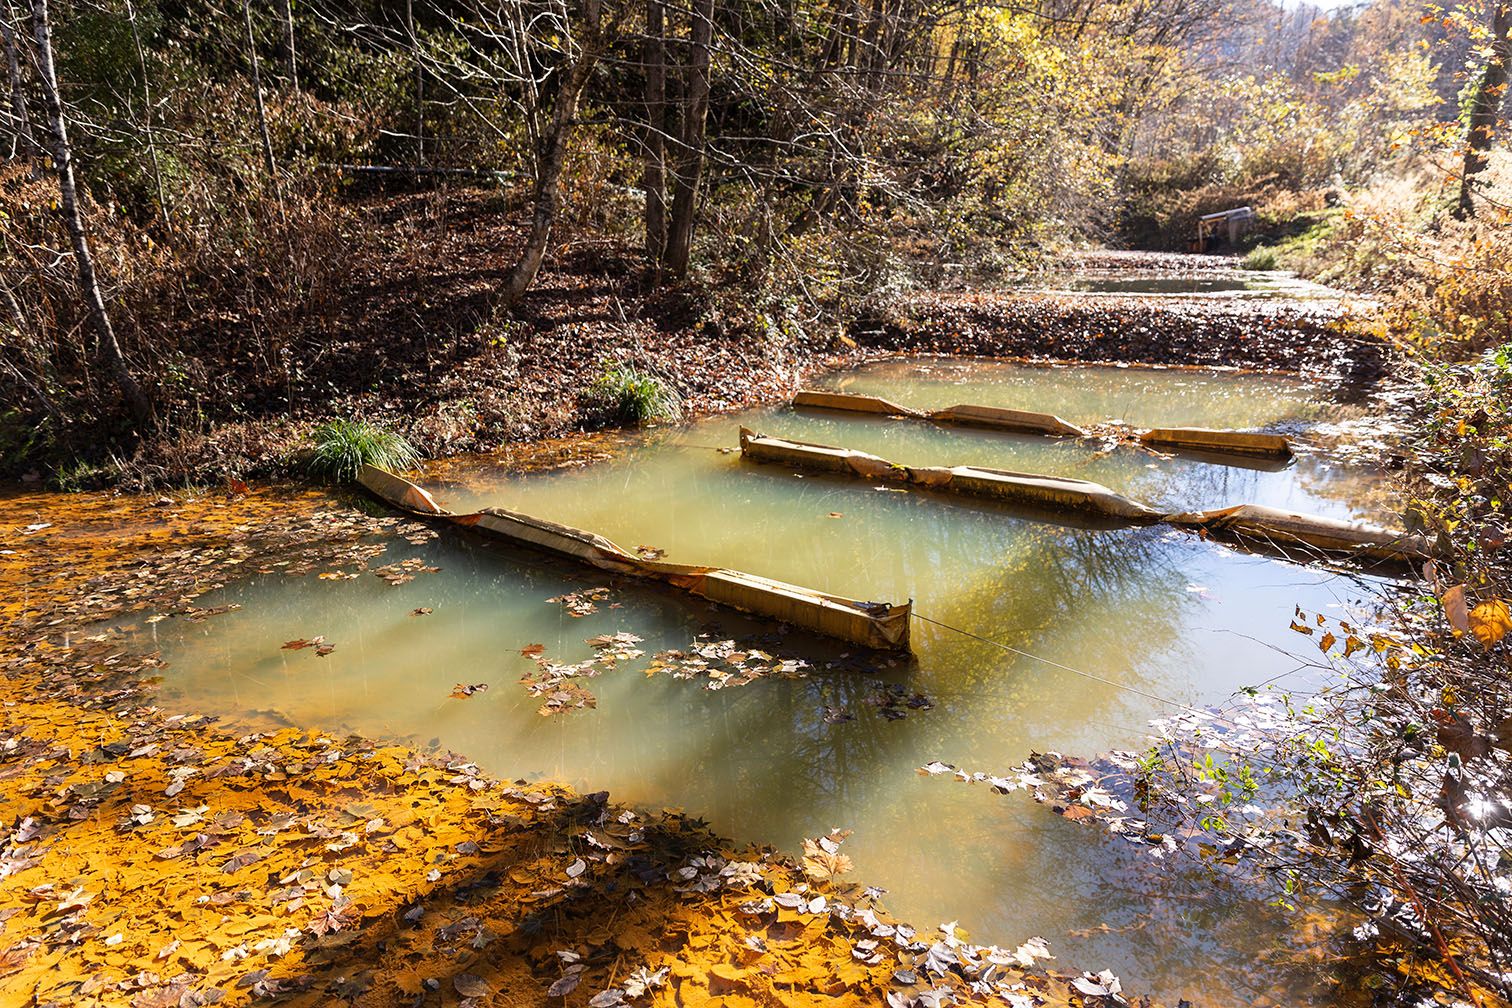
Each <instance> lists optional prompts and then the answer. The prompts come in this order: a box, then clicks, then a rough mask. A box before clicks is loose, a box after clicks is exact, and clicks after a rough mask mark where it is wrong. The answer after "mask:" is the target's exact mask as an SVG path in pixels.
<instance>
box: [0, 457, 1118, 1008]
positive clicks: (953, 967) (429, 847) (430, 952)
mask: <svg viewBox="0 0 1512 1008" xmlns="http://www.w3.org/2000/svg"><path fill="white" fill-rule="evenodd" d="M0 503H3V508H4V514H5V515H6V520H5V523H4V524H3V526H0V545H3V546H4V548H3V549H0V614H3V617H4V620H3V623H0V670H3V672H4V676H3V678H0V807H3V808H4V809H5V810H6V812H5V815H6V818H5V820H4V823H3V825H0V828H3V829H4V831H5V832H4V836H3V838H0V1005H4V1006H11V1005H17V1006H19V1005H29V1006H40V1005H60V1006H61V1005H69V1006H89V1005H98V1006H117V1005H130V1006H132V1008H173V1006H193V1005H206V1004H223V1005H233V1004H246V1003H254V1002H256V1003H280V1004H294V1005H328V1004H335V1003H346V1004H352V1005H358V1006H376V1005H415V1006H420V1005H461V1006H483V1005H498V1006H503V1005H508V1006H511V1008H514V1006H524V1005H538V1004H539V1005H546V1004H553V1005H555V1004H569V1005H583V1004H589V1005H592V1006H594V1008H607V1006H614V1005H621V1004H676V1005H680V1006H696V1005H704V1004H718V1005H722V1006H727V1008H746V1006H758V1005H760V1006H776V1005H784V1006H805V1005H812V1006H818V1005H835V1004H845V1003H852V1004H871V1005H879V1004H884V1003H885V1004H888V1005H890V1006H896V1008H912V1006H923V1005H937V1004H941V1003H959V1004H970V1003H993V1004H999V1005H1001V1004H1005V1003H1006V1004H1008V1005H1010V1006H1013V1008H1034V1006H1039V1005H1077V1004H1095V1003H1097V1002H1099V1001H1101V1000H1102V998H1101V997H1100V996H1098V992H1101V991H1106V990H1107V989H1109V988H1110V986H1111V987H1113V988H1116V982H1115V981H1113V979H1112V978H1111V976H1110V975H1106V974H1105V975H1102V976H1093V975H1091V974H1087V975H1084V976H1079V977H1064V976H1059V975H1056V974H1054V973H1051V972H1047V971H1046V970H1044V969H1042V968H1040V963H1039V960H1041V959H1044V958H1047V957H1048V952H1046V951H1045V950H1044V947H1043V944H1042V943H1039V940H1038V939H1035V940H1031V941H1030V942H1029V943H1026V945H1024V946H1022V947H1020V948H1019V949H998V948H993V947H986V948H982V947H978V946H974V945H971V944H969V943H967V942H966V941H964V940H962V936H960V935H959V934H957V933H955V932H954V931H953V930H947V929H946V928H945V927H942V928H939V929H936V928H933V927H932V926H930V927H923V928H920V929H919V930H918V931H917V932H916V931H915V930H914V929H912V928H909V927H907V926H906V925H902V924H899V923H897V922H896V921H894V920H892V919H891V918H889V917H888V916H887V913H886V911H885V910H884V909H883V908H882V906H881V904H880V903H879V902H878V899H879V896H880V891H878V890H872V889H866V888H863V886H862V885H861V884H851V883H848V882H846V881H844V880H843V879H841V878H838V877H837V876H839V875H842V874H843V873H844V872H845V870H846V868H847V865H848V861H847V859H846V858H845V857H844V855H843V853H841V852H840V850H839V842H840V840H841V839H843V837H833V838H815V839H814V841H813V843H812V844H806V845H805V855H804V857H803V858H802V860H801V861H800V860H798V859H795V858H792V857H788V856H785V855H779V854H776V853H774V852H772V851H770V850H759V849H754V848H749V849H743V850H739V849H733V848H732V847H731V846H730V845H729V844H728V843H727V842H726V841H723V840H721V839H720V838H719V837H717V836H715V835H713V834H712V833H710V832H709V830H708V829H707V828H706V827H705V826H704V824H703V823H702V822H700V821H698V820H696V819H694V818H692V817H690V816H689V815H686V814H683V813H680V812H662V811H656V810H647V809H631V808H625V807H622V806H619V805H616V804H613V803H611V802H610V800H609V796H608V795H607V793H598V794H577V793H573V792H571V791H569V790H566V789H563V788H560V787H554V786H543V785H529V786H527V785H526V784H525V783H524V782H522V781H517V782H514V783H510V782H507V781H499V780H494V779H491V778H489V777H488V776H486V775H485V774H483V773H482V772H480V771H479V770H478V768H477V767H476V766H474V765H473V764H472V763H470V762H468V761H467V759H466V758H465V757H462V756H458V755H455V754H451V753H446V752H440V751H432V752H428V753H419V752H416V751H413V750H410V749H405V748H398V747H393V746H387V745H382V744H379V743H375V742H372V741H369V740H365V739H362V738H358V737H351V736H341V737H333V736H331V735H327V734H323V733H321V732H318V731H304V730H297V729H291V728H288V727H281V726H277V725H271V724H233V723H230V722H223V721H218V720H216V719H213V718H210V717H204V716H198V715H195V714H193V713H187V714H185V713H169V712H166V711H164V710H162V709H160V708H159V707H157V706H156V705H155V702H154V694H153V686H152V682H151V680H152V677H153V675H154V673H155V670H156V669H157V668H158V667H159V664H160V662H159V658H158V656H157V655H156V654H155V653H152V652H151V651H150V650H145V649H144V648H143V646H142V643H141V642H142V641H144V640H146V641H149V642H150V639H151V638H150V635H145V634H142V633H135V634H133V633H132V632H130V631H131V630H132V628H134V627H135V628H140V627H141V625H142V624H143V623H146V624H149V625H150V624H151V623H153V622H155V621H158V620H161V619H167V618H172V619H186V620H192V621H203V620H210V619H214V618H216V616H218V615H219V614H220V613H221V612H224V611H225V609H215V608H204V607H200V606H199V605H197V603H196V599H197V598H198V597H199V596H200V595H201V594H203V593H204V592H207V591H210V590H212V589H213V588H215V587H216V586H217V585H218V584H220V583H221V582H222V581H223V580H224V579H226V578H229V577H233V576H238V575H240V574H253V573H259V572H260V573H271V574H280V575H283V576H287V577H302V576H315V575H316V573H317V572H320V571H323V570H326V569H329V568H330V567H333V566H339V565H343V564H356V565H358V567H359V568H361V567H364V566H365V565H366V563H367V561H368V560H371V559H373V558H374V557H375V556H376V554H377V553H379V552H381V551H382V549H383V548H384V547H383V542H382V541H383V539H384V538H385V537H387V538H392V537H394V536H396V535H397V536H401V537H423V536H425V535H434V533H433V532H431V531H430V530H428V529H427V528H426V527H425V526H424V525H421V524H419V523H415V522H412V521H408V520H403V519H398V518H393V517H389V518H372V517H367V516H365V515H363V514H361V513H360V512H359V511H358V510H357V509H355V508H353V507H352V506H351V501H350V500H341V499H337V498H333V497H331V496H330V495H328V494H325V493H320V492H316V491H309V490H304V491H301V490H298V489H296V488H289V487H284V488H278V489H268V490H263V491H258V492H254V493H252V494H250V495H237V496H230V495H227V494H224V493H213V494H210V495H207V496H203V497H200V498H198V499H193V500H187V501H183V502H169V503H163V502H161V501H158V502H154V501H152V500H150V499H148V498H145V497H137V496H130V495H120V494H112V495H106V494H77V495H60V494H41V493H15V492H12V493H8V494H6V495H5V496H4V497H3V498H0ZM1044 814H1046V815H1049V814H1050V812H1049V810H1048V809H1047V810H1046V812H1045V813H1044ZM947 927H948V926H947ZM942 999H943V1000H942Z"/></svg>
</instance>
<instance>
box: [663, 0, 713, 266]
mask: <svg viewBox="0 0 1512 1008" xmlns="http://www.w3.org/2000/svg"><path fill="white" fill-rule="evenodd" d="M692 15H693V26H692V28H693V30H692V33H691V35H692V37H691V39H690V40H689V52H688V82H687V85H686V87H685V88H684V96H685V97H684V101H685V105H684V109H683V121H682V136H681V138H680V140H679V143H678V148H679V150H678V158H677V171H676V177H675V179H674V186H673V190H672V219H671V220H670V221H669V222H668V224H667V254H666V264H667V271H668V272H669V273H671V274H672V275H673V276H677V277H680V276H682V275H683V274H685V273H687V272H688V261H689V259H690V258H691V257H692V252H693V216H694V211H695V210H697V208H698V184H699V181H700V179H701V178H702V177H703V166H704V138H705V133H706V128H707V125H708V117H709V49H710V45H711V43H712V42H713V40H714V0H696V2H695V3H694V5H693V11H692Z"/></svg>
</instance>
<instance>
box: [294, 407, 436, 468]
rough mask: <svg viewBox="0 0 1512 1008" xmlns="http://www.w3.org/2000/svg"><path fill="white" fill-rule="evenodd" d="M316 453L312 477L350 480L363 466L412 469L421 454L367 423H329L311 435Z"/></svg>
mask: <svg viewBox="0 0 1512 1008" xmlns="http://www.w3.org/2000/svg"><path fill="white" fill-rule="evenodd" d="M310 439H311V440H312V441H314V442H315V450H314V451H313V452H311V453H310V457H309V461H308V462H307V463H306V468H307V469H308V471H309V473H310V475H312V476H317V477H321V478H325V479H334V480H349V479H352V478H353V477H355V476H356V475H357V470H359V469H361V468H362V467H363V466H364V465H374V466H379V467H380V468H383V469H391V470H394V471H396V472H397V471H399V470H402V469H412V468H414V467H415V466H416V465H418V464H419V462H420V453H419V452H417V451H416V450H415V449H414V446H413V445H411V444H410V443H409V442H408V441H406V440H405V439H404V438H402V437H400V436H399V435H398V434H395V433H394V432H393V431H388V430H384V429H383V428H382V427H379V426H377V425H376V424H371V423H368V422H367V421H365V420H328V421H326V422H325V423H323V424H321V425H320V426H319V427H316V428H315V429H314V430H313V431H311V432H310Z"/></svg>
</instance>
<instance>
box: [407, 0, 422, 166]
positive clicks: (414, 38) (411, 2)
mask: <svg viewBox="0 0 1512 1008" xmlns="http://www.w3.org/2000/svg"><path fill="white" fill-rule="evenodd" d="M404 30H405V31H406V32H407V33H408V34H409V40H410V46H411V48H412V49H413V50H414V53H415V167H417V168H418V167H420V166H421V165H423V164H425V65H424V64H423V63H422V62H421V61H420V36H419V35H416V34H415V0H404Z"/></svg>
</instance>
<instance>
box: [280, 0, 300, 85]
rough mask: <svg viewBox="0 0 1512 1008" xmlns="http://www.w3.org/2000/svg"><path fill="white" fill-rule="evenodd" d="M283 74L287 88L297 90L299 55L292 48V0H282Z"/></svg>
mask: <svg viewBox="0 0 1512 1008" xmlns="http://www.w3.org/2000/svg"><path fill="white" fill-rule="evenodd" d="M283 29H284V76H285V77H287V78H288V79H289V90H291V91H293V92H295V93H296V94H297V93H298V92H299V56H298V52H297V50H296V49H295V48H294V0H283Z"/></svg>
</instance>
